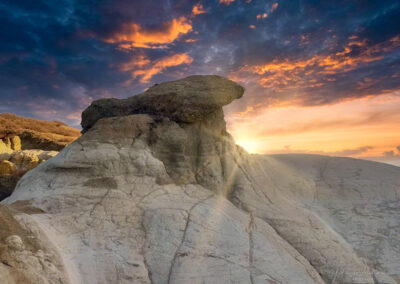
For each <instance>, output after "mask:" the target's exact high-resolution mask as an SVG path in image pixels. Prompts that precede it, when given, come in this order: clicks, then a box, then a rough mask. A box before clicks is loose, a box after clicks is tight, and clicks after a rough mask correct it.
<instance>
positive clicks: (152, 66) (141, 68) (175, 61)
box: [119, 53, 193, 83]
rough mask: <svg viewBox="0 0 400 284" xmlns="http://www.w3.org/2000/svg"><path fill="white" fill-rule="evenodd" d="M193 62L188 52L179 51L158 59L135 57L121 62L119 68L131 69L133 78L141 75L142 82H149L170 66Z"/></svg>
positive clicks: (122, 69)
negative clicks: (129, 60)
mask: <svg viewBox="0 0 400 284" xmlns="http://www.w3.org/2000/svg"><path fill="white" fill-rule="evenodd" d="M192 62H193V58H191V57H190V56H189V55H187V54H186V53H179V54H174V55H172V56H167V57H163V58H161V59H158V60H156V61H150V60H149V59H148V58H145V57H139V58H134V59H133V60H132V61H131V62H127V63H124V64H121V65H120V66H119V69H120V70H121V71H130V72H132V73H131V74H132V78H133V79H136V78H137V77H140V82H142V83H147V82H149V80H150V79H151V78H152V77H153V76H154V75H156V74H159V73H161V72H163V71H164V70H165V69H167V68H168V67H174V66H179V65H182V64H190V63H192ZM128 83H130V81H128Z"/></svg>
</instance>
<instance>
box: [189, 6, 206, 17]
mask: <svg viewBox="0 0 400 284" xmlns="http://www.w3.org/2000/svg"><path fill="white" fill-rule="evenodd" d="M204 13H207V11H206V10H205V9H204V7H203V5H202V4H201V3H197V4H195V5H194V6H193V8H192V15H194V16H196V15H200V14H204Z"/></svg>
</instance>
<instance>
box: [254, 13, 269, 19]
mask: <svg viewBox="0 0 400 284" xmlns="http://www.w3.org/2000/svg"><path fill="white" fill-rule="evenodd" d="M266 17H268V14H267V13H263V14H258V15H257V17H256V18H257V20H261V19H265V18H266Z"/></svg>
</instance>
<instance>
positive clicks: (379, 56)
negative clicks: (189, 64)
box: [230, 15, 400, 105]
mask: <svg viewBox="0 0 400 284" xmlns="http://www.w3.org/2000/svg"><path fill="white" fill-rule="evenodd" d="M258 16H260V15H258ZM303 39H304V40H305V37H303V38H302V39H301V40H302V42H304V41H303ZM399 47H400V36H395V37H393V38H391V39H389V40H388V41H385V42H382V43H376V44H373V45H368V41H367V40H366V39H359V38H358V37H352V38H351V39H349V40H348V42H347V43H346V44H345V45H344V46H343V48H342V49H341V50H338V51H335V52H331V53H328V54H324V53H317V54H314V55H312V56H308V57H307V56H306V57H300V58H296V59H289V58H283V59H280V58H274V59H272V60H270V61H268V62H266V63H261V64H260V63H256V64H244V65H243V66H241V67H240V68H239V69H238V70H236V71H232V72H231V75H230V76H231V77H232V78H237V79H238V80H240V81H246V80H251V81H255V82H256V84H259V85H260V86H261V87H262V88H264V89H268V90H270V91H272V92H274V93H276V94H277V95H276V97H277V99H278V101H277V102H279V101H281V102H285V101H287V102H289V103H291V104H305V105H307V104H310V105H313V104H320V103H321V102H319V101H317V100H314V101H312V100H311V99H312V96H311V94H314V93H315V94H316V95H317V96H319V97H320V98H321V99H323V100H324V101H328V100H329V99H330V98H329V97H328V96H325V97H323V95H324V92H327V91H333V90H334V89H335V88H338V87H339V86H340V84H344V83H346V82H347V81H348V80H349V77H343V76H345V75H344V74H347V73H350V72H352V71H356V70H357V69H361V68H367V67H368V65H369V64H371V63H374V62H379V61H382V60H383V59H385V57H390V56H391V54H392V53H393V52H396V50H398V48H399ZM338 76H341V78H342V80H341V82H340V83H338ZM355 78H357V76H355V77H354V79H355ZM354 79H353V80H354ZM382 79H383V78H382V77H380V76H378V77H375V78H374V79H371V78H368V77H364V78H360V79H359V81H358V82H354V83H353V85H352V86H351V88H352V89H353V93H354V94H357V93H362V92H364V93H365V92H368V93H369V94H370V90H371V89H374V88H375V87H376V86H379V85H380V82H381V80H382ZM321 90H324V92H321ZM349 91H350V90H348V92H347V94H346V96H349V94H350V92H349ZM300 92H301V93H300ZM317 92H319V94H318V93H317ZM291 93H292V95H291ZM299 93H300V94H301V95H302V96H298V97H297V98H296V97H294V96H293V94H299ZM278 94H287V97H286V96H285V95H280V96H278ZM338 97H339V96H338V95H336V98H338Z"/></svg>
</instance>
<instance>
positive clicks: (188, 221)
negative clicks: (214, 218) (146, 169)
mask: <svg viewBox="0 0 400 284" xmlns="http://www.w3.org/2000/svg"><path fill="white" fill-rule="evenodd" d="M213 196H215V195H214V194H210V195H209V196H207V197H206V198H203V199H201V200H200V201H198V202H196V203H195V204H193V205H192V207H190V209H189V210H188V211H187V219H186V224H185V228H184V230H183V235H182V239H181V242H180V243H179V246H178V247H177V249H176V251H175V254H174V257H173V258H172V261H171V266H170V268H169V272H168V280H167V284H170V281H171V276H172V271H173V268H174V265H175V262H176V259H177V258H178V256H179V251H180V250H181V248H182V246H183V243H184V242H185V238H186V232H187V229H188V227H189V223H190V215H191V214H192V211H193V209H194V208H195V207H196V206H197V205H199V204H200V203H202V202H205V201H206V200H208V199H209V198H211V197H213Z"/></svg>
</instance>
